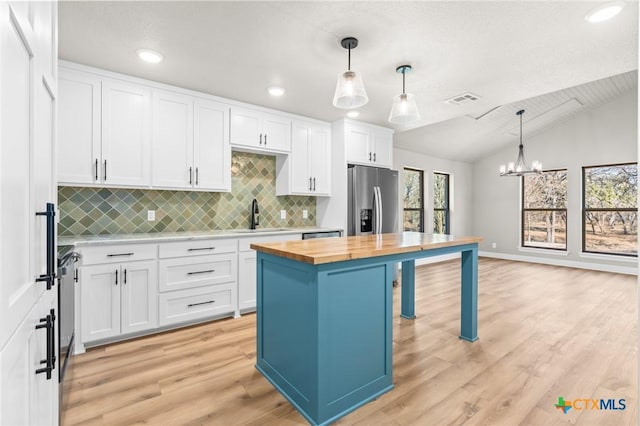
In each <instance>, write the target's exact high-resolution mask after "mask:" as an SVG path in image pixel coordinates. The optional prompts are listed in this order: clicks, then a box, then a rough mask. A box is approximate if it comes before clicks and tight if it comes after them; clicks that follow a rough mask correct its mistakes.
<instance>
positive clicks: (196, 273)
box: [187, 269, 216, 275]
mask: <svg viewBox="0 0 640 426" xmlns="http://www.w3.org/2000/svg"><path fill="white" fill-rule="evenodd" d="M215 271H216V270H215V269H208V270H206V271H193V272H187V275H198V274H210V273H212V272H215Z"/></svg>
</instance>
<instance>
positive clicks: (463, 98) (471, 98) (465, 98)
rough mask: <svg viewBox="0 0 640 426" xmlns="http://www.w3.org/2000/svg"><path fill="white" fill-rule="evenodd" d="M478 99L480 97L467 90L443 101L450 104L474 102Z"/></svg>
mask: <svg viewBox="0 0 640 426" xmlns="http://www.w3.org/2000/svg"><path fill="white" fill-rule="evenodd" d="M479 99H480V96H478V95H474V94H473V93H470V92H467V93H463V94H461V95H458V96H454V97H453V98H449V99H445V101H444V102H445V103H447V104H451V105H464V104H468V103H471V102H475V101H477V100H479Z"/></svg>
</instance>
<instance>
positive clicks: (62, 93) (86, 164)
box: [58, 70, 102, 184]
mask: <svg viewBox="0 0 640 426" xmlns="http://www.w3.org/2000/svg"><path fill="white" fill-rule="evenodd" d="M100 97H101V84H100V80H99V79H98V78H95V77H91V76H89V75H86V74H80V73H75V72H73V71H69V70H62V71H61V72H60V76H59V79H58V135H59V138H58V141H59V143H58V181H59V182H60V183H62V184H95V183H99V182H100V180H101V179H102V168H101V167H100V164H101V162H102V161H101V154H100V119H101V117H100V108H101V102H100Z"/></svg>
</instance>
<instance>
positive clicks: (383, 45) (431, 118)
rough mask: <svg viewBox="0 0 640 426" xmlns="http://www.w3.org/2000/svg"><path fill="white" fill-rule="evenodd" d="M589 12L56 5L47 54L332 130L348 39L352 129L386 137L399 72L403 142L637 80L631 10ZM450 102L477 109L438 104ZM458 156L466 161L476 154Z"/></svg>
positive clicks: (580, 4)
mask: <svg viewBox="0 0 640 426" xmlns="http://www.w3.org/2000/svg"><path fill="white" fill-rule="evenodd" d="M600 3H602V2H589V1H572V2H558V1H546V2H526V1H513V2H504V1H503V2H483V1H466V2H445V1H443V2H339V1H338V2H242V1H239V2H188V1H185V2H77V1H65V2H60V3H59V22H60V28H59V54H60V57H61V58H62V59H66V60H70V61H74V62H79V63H82V64H86V65H91V66H96V67H100V68H105V69H108V70H112V71H117V72H122V73H126V74H131V75H135V76H138V77H143V78H148V79H152V80H157V81H161V82H164V83H168V84H175V85H178V86H182V87H186V88H190V89H194V90H199V91H204V92H207V93H212V94H215V95H219V96H223V97H228V98H232V99H237V100H240V101H245V102H249V103H253V104H257V105H263V106H267V107H272V108H276V109H280V110H283V111H289V112H292V113H296V114H301V115H306V116H309V117H314V118H319V119H322V120H327V121H333V120H336V119H339V118H342V117H344V116H345V111H344V110H339V109H336V108H334V107H333V106H332V104H331V101H332V97H333V91H334V89H335V82H336V76H337V74H338V73H339V72H341V71H344V70H345V68H346V56H347V55H346V51H345V50H344V49H342V48H341V47H340V45H339V41H340V39H341V38H343V37H344V36H355V37H357V38H358V39H359V40H360V45H359V46H358V47H357V48H356V49H355V50H354V51H353V52H352V68H353V69H355V70H358V71H360V72H361V73H362V75H363V78H364V83H365V86H366V88H367V91H368V94H369V99H370V101H369V103H368V104H367V105H365V106H364V107H362V108H361V115H360V117H359V119H361V120H362V121H367V122H371V123H376V124H380V125H385V126H388V127H394V126H391V125H390V124H389V123H388V122H387V117H388V114H389V110H390V108H391V101H392V98H393V96H394V95H396V94H398V93H399V92H400V90H401V78H400V77H399V76H398V75H397V74H396V73H395V71H394V69H395V67H396V66H398V65H401V64H404V63H409V64H411V65H413V67H414V72H413V73H411V74H409V75H408V76H407V91H408V92H409V93H414V94H415V95H416V97H417V100H418V106H419V109H420V112H421V115H422V120H421V122H419V123H417V124H416V125H413V126H411V127H412V128H415V127H420V126H425V125H429V124H433V123H441V122H444V121H447V120H452V119H458V120H460V119H461V118H459V117H465V116H467V115H469V116H473V117H477V116H478V115H481V114H483V113H484V112H487V111H489V110H491V109H493V108H495V107H497V106H501V105H509V104H511V103H513V102H516V101H520V100H522V99H529V98H533V97H536V96H539V95H541V94H546V93H551V92H556V91H559V90H561V89H566V88H568V87H572V86H577V85H581V84H584V83H588V82H592V81H595V80H600V79H603V78H607V77H610V76H613V75H617V74H622V73H626V72H629V71H632V70H635V69H637V64H638V44H637V40H638V4H637V2H629V3H628V4H627V5H626V7H625V8H624V9H623V11H622V12H621V13H620V14H619V15H618V16H616V17H614V18H613V19H612V20H610V21H607V22H603V23H600V24H589V23H587V22H586V21H585V20H584V19H583V18H584V15H585V14H586V13H587V11H589V10H590V9H592V8H593V7H595V6H597V5H598V4H600ZM141 47H147V48H152V49H156V50H158V51H160V52H161V53H163V54H164V55H165V60H164V61H163V62H162V63H161V64H158V65H150V64H146V63H143V62H141V61H140V60H139V59H138V58H137V56H136V54H135V51H136V49H138V48H141ZM271 85H279V86H283V87H284V88H286V90H287V92H286V94H285V96H283V97H282V98H279V99H274V98H271V97H270V96H269V95H268V94H267V92H266V88H267V87H268V86H271ZM463 92H472V93H474V94H476V95H479V96H480V98H481V99H480V100H479V101H476V102H473V103H469V104H466V105H450V104H447V103H444V102H443V101H444V100H445V99H448V98H451V97H453V96H456V95H458V94H460V93H463ZM490 116H491V114H489V115H488V116H487V117H490ZM464 119H465V120H469V118H464ZM430 127H431V126H429V127H428V128H423V129H425V130H426V129H429V128H430ZM436 127H437V126H436ZM395 128H396V130H397V131H403V130H408V128H403V127H397V126H395ZM439 145H441V142H437V143H436V144H435V148H438V147H439ZM441 148H443V149H446V146H444V145H443V146H442V147H441ZM478 148H480V149H481V150H483V151H484V152H487V150H490V149H494V148H495V147H493V146H486V147H483V146H482V143H480V146H479V147H478ZM415 149H416V150H418V151H423V152H426V151H425V150H424V149H422V148H421V147H417V148H415ZM461 151H462V150H461ZM426 153H431V152H426ZM431 154H434V153H431ZM450 154H451V153H450V152H448V153H445V152H444V151H443V152H441V154H440V155H441V156H443V157H450V156H451V155H450ZM460 155H461V156H460V157H457V158H459V159H465V160H467V161H469V160H470V159H472V158H475V157H476V156H477V155H478V154H477V153H472V154H471V155H467V156H466V157H464V153H462V154H460Z"/></svg>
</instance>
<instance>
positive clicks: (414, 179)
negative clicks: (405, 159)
mask: <svg viewBox="0 0 640 426" xmlns="http://www.w3.org/2000/svg"><path fill="white" fill-rule="evenodd" d="M423 194H424V172H423V171H422V170H417V169H411V168H408V167H405V168H404V230H405V231H416V232H424V196H423Z"/></svg>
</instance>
